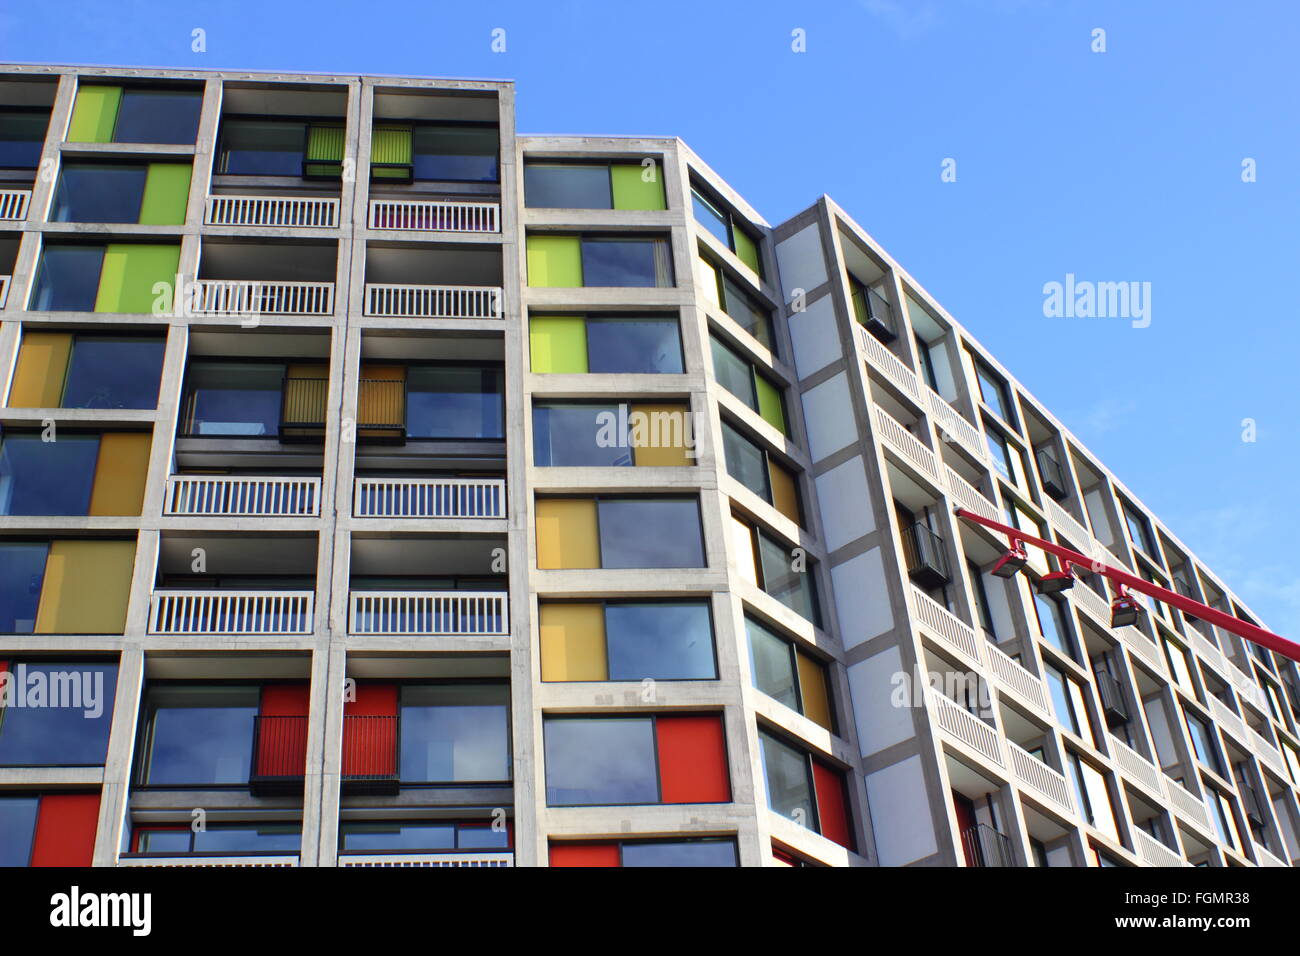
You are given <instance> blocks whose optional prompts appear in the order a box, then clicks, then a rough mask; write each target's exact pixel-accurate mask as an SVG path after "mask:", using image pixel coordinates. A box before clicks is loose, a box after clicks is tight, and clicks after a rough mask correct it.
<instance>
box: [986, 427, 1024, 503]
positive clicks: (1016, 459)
mask: <svg viewBox="0 0 1300 956" xmlns="http://www.w3.org/2000/svg"><path fill="white" fill-rule="evenodd" d="M984 440H985V442H986V443H987V444H988V449H989V458H990V460H991V461H992V463H993V467H994V468H996V469H997V470H998V473H999V474H1000V475H1002V477H1003V478H1005V479H1006V480H1007V481H1009V482H1011V483H1012V484H1013V485H1015V486H1016V487H1017V488H1020V489H1024V487H1025V460H1024V458H1023V457H1022V456H1021V454H1020V449H1019V448H1017V447H1016V446H1015V445H1013V444H1011V442H1009V441H1007V439H1006V438H1004V437H1003V435H1002V433H1001V432H999V431H998V430H997V429H996V428H994V427H993V426H991V425H989V424H988V423H987V422H985V424H984Z"/></svg>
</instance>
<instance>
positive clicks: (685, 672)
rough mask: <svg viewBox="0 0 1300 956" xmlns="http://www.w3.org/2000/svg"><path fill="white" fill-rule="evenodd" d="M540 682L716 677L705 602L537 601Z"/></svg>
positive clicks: (706, 678)
mask: <svg viewBox="0 0 1300 956" xmlns="http://www.w3.org/2000/svg"><path fill="white" fill-rule="evenodd" d="M539 634H540V643H541V657H542V680H544V681H604V680H613V681H640V680H645V679H646V678H654V679H656V680H716V679H717V676H718V668H717V662H716V660H715V657H714V645H713V618H712V615H711V613H710V610H709V605H708V603H707V602H705V601H642V602H635V601H606V602H603V603H570V602H567V601H566V602H544V603H542V605H541V606H540V622H539Z"/></svg>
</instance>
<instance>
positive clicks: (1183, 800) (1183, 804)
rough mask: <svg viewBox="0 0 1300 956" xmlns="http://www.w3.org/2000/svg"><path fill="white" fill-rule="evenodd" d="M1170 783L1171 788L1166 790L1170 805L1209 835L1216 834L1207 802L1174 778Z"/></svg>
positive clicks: (1169, 780) (1168, 787)
mask: <svg viewBox="0 0 1300 956" xmlns="http://www.w3.org/2000/svg"><path fill="white" fill-rule="evenodd" d="M1168 782H1169V786H1167V787H1166V788H1165V793H1167V794H1168V795H1169V805H1170V806H1171V807H1172V808H1173V809H1174V810H1175V811H1177V812H1178V813H1181V814H1182V815H1183V817H1184V818H1186V819H1188V820H1191V821H1192V822H1193V823H1195V824H1197V825H1198V826H1200V827H1201V829H1202V830H1204V831H1206V832H1207V833H1212V832H1214V831H1213V830H1211V828H1210V810H1209V807H1207V806H1206V805H1205V801H1204V800H1203V799H1202V798H1200V797H1198V796H1196V795H1195V794H1194V793H1192V792H1191V791H1189V790H1188V789H1187V788H1186V787H1184V786H1183V785H1182V784H1180V783H1179V782H1178V781H1177V780H1174V779H1173V778H1172V777H1170V778H1169V779H1168Z"/></svg>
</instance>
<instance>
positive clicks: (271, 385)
mask: <svg viewBox="0 0 1300 956" xmlns="http://www.w3.org/2000/svg"><path fill="white" fill-rule="evenodd" d="M284 381H285V366H283V365H279V364H275V363H254V362H247V363H245V362H194V363H192V364H191V365H190V369H189V375H188V376H187V381H186V386H185V389H186V406H185V417H184V421H185V432H186V434H189V435H223V436H256V435H276V434H278V433H279V431H280V406H281V391H282V389H283V388H284Z"/></svg>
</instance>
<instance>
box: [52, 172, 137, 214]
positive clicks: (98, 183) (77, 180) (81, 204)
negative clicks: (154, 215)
mask: <svg viewBox="0 0 1300 956" xmlns="http://www.w3.org/2000/svg"><path fill="white" fill-rule="evenodd" d="M144 178H145V168H144V167H143V166H112V165H106V164H103V163H100V164H94V165H91V164H76V163H73V164H67V165H65V166H64V167H63V171H62V173H60V175H59V184H58V186H57V188H56V189H55V190H54V202H53V203H52V204H51V206H50V221H51V222H137V221H138V220H139V216H140V201H141V199H143V198H144Z"/></svg>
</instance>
